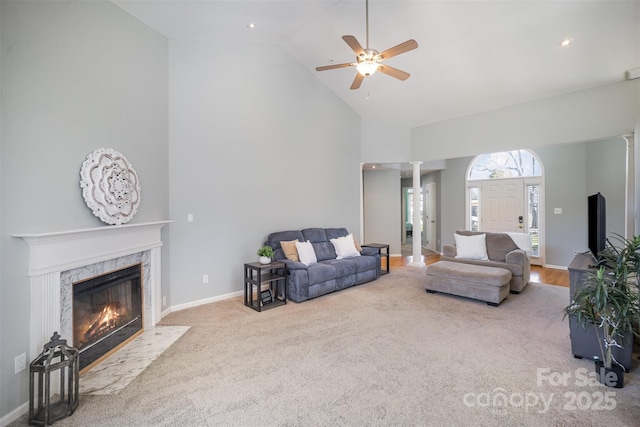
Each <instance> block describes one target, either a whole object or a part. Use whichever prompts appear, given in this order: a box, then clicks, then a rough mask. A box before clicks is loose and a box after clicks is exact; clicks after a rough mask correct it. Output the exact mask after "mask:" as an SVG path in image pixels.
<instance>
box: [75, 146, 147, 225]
mask: <svg viewBox="0 0 640 427" xmlns="http://www.w3.org/2000/svg"><path fill="white" fill-rule="evenodd" d="M80 187H81V188H82V197H84V201H85V203H86V204H87V206H88V207H89V209H91V211H92V212H93V214H94V215H95V216H97V217H98V218H100V219H101V220H102V221H103V222H106V223H107V224H114V225H121V224H125V223H127V222H129V220H130V219H131V218H133V216H134V215H135V214H136V212H137V211H138V205H139V204H140V184H139V182H138V175H137V174H136V171H135V170H134V169H133V166H131V163H129V161H128V160H127V159H126V158H125V157H124V156H123V155H122V154H121V153H119V152H117V151H116V150H114V149H112V148H97V149H95V150H94V151H93V153H91V154H89V155H88V156H87V159H86V160H85V161H84V163H82V168H81V169H80Z"/></svg>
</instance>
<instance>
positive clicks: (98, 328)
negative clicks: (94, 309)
mask: <svg viewBox="0 0 640 427" xmlns="http://www.w3.org/2000/svg"><path fill="white" fill-rule="evenodd" d="M121 317H122V316H121V315H120V314H119V313H118V310H117V309H116V308H115V307H113V306H112V305H106V306H105V307H104V308H103V309H102V311H101V312H100V314H99V315H98V317H97V319H96V320H95V321H94V322H93V323H91V326H89V328H88V329H87V330H86V332H85V333H84V340H83V342H82V344H87V343H90V342H91V341H93V340H95V339H97V338H99V337H100V336H102V335H103V334H105V333H107V332H109V331H110V330H111V329H114V328H116V327H117V326H118V320H119V319H120V318H121Z"/></svg>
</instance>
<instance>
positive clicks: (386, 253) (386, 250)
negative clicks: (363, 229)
mask: <svg viewBox="0 0 640 427" xmlns="http://www.w3.org/2000/svg"><path fill="white" fill-rule="evenodd" d="M360 246H362V247H363V248H376V249H377V250H378V254H380V261H382V257H386V259H387V271H384V270H382V269H381V271H380V274H389V245H388V244H386V243H367V244H366V245H360ZM383 249H384V252H382V250H383Z"/></svg>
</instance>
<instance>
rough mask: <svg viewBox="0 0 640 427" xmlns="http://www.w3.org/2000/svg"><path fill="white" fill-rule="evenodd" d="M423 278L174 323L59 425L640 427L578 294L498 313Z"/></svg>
mask: <svg viewBox="0 0 640 427" xmlns="http://www.w3.org/2000/svg"><path fill="white" fill-rule="evenodd" d="M424 274H425V271H424V269H421V268H415V267H402V268H394V269H392V271H391V274H389V275H386V276H382V277H381V278H380V279H378V280H376V281H375V282H371V283H368V284H365V285H360V286H357V287H354V288H350V289H347V290H343V291H340V292H338V293H333V294H330V295H326V296H323V297H320V298H317V299H314V300H311V301H307V302H304V303H301V304H296V303H293V302H290V303H289V304H287V305H286V306H282V307H278V308H276V309H273V310H270V311H265V312H262V313H257V312H254V311H253V310H251V309H249V308H246V307H244V306H243V304H242V298H234V299H230V300H225V301H220V302H216V303H212V304H208V305H204V306H200V307H196V308H192V309H188V310H183V311H180V312H176V313H172V314H170V315H169V316H167V317H165V318H164V319H163V321H162V322H161V323H162V324H164V325H185V326H190V329H189V331H188V332H186V333H185V334H184V335H183V336H182V337H181V338H180V339H179V340H178V341H177V342H176V343H175V344H174V345H173V346H171V347H170V348H169V349H168V350H166V351H165V352H164V353H163V354H162V355H161V356H160V357H158V358H157V359H156V360H155V362H153V363H152V364H151V365H150V366H149V367H148V368H147V369H146V370H145V371H144V372H142V373H141V374H140V375H139V376H138V377H137V378H136V379H135V380H133V381H132V382H131V383H130V384H129V385H128V386H127V387H126V388H125V389H124V390H123V391H122V392H120V394H118V395H110V396H88V395H83V396H81V400H80V406H79V408H78V409H77V411H76V413H75V414H74V415H73V416H71V417H69V418H67V419H64V420H61V421H59V422H58V423H56V426H329V425H345V426H495V425H509V426H515V425H519V426H547V425H548V426H565V425H566V426H589V425H598V426H605V425H607V426H638V425H639V422H640V421H639V420H640V375H639V374H638V371H640V368H639V367H638V366H637V363H638V362H637V355H636V362H635V363H636V366H635V367H634V369H633V370H632V372H631V373H629V374H627V375H626V383H625V387H624V388H623V389H612V388H608V387H604V386H602V385H599V384H597V382H596V381H595V380H594V379H593V378H592V377H589V374H590V372H591V371H592V370H593V362H591V361H587V360H578V359H574V358H573V356H572V354H571V346H570V341H569V328H568V324H567V321H564V320H563V319H562V308H563V307H564V306H565V305H566V304H567V303H568V300H569V296H568V289H567V288H561V287H556V286H550V285H544V284H537V283H531V284H530V285H529V286H527V287H526V288H525V290H524V291H523V292H522V293H521V294H520V295H510V296H509V297H508V298H507V300H505V301H504V302H503V303H502V304H501V305H500V306H499V307H490V306H488V305H486V304H484V303H481V302H477V301H472V300H468V299H464V298H459V297H452V296H446V295H442V294H435V295H431V294H427V293H426V292H425V291H424V288H423V281H424V280H423V279H424ZM562 378H564V379H562ZM585 379H586V381H585ZM24 424H26V423H25V419H22V420H20V421H19V422H16V423H14V425H24Z"/></svg>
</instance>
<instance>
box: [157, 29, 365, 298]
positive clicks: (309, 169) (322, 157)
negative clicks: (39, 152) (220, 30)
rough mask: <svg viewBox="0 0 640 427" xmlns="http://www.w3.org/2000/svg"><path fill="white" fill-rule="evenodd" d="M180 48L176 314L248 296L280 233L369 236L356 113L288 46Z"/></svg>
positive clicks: (173, 83)
mask: <svg viewBox="0 0 640 427" xmlns="http://www.w3.org/2000/svg"><path fill="white" fill-rule="evenodd" d="M169 46H170V57H171V59H170V103H169V107H170V146H171V149H170V162H171V163H170V168H169V175H170V180H171V217H172V218H173V219H176V220H177V223H175V224H172V225H171V229H170V241H171V253H172V260H171V292H170V300H171V301H170V304H171V305H172V306H176V305H181V304H187V303H192V302H194V301H203V300H207V299H210V298H212V297H216V296H220V295H226V294H229V293H232V292H238V291H241V290H242V283H243V276H242V274H243V269H242V266H243V264H244V263H245V262H253V261H256V260H257V255H256V250H257V249H258V248H259V247H260V246H261V245H262V243H263V242H264V241H265V240H266V238H267V235H268V234H269V233H271V232H275V231H282V230H295V229H302V228H306V227H347V228H348V229H349V230H350V231H352V232H354V233H356V234H358V232H359V228H360V202H359V200H360V188H359V186H360V178H359V173H360V118H359V116H358V115H357V114H356V113H355V112H353V110H351V109H350V108H349V107H348V106H347V105H346V104H345V103H344V102H342V101H341V100H339V99H338V98H337V97H336V96H335V95H333V94H332V93H331V92H330V91H329V90H328V89H327V88H326V86H324V85H323V84H322V83H321V82H320V81H319V80H318V79H317V78H316V77H315V76H314V75H313V74H311V73H310V72H309V71H307V70H305V69H303V68H302V67H301V66H300V65H299V64H298V63H297V62H296V61H295V60H294V59H292V58H291V57H290V56H289V55H288V54H287V53H285V52H284V51H283V50H282V49H281V48H279V47H277V46H271V45H246V44H235V45H234V44H228V43H213V42H202V41H177V40H172V41H171V42H170V43H169ZM256 64H261V66H262V68H261V70H260V71H259V72H258V70H256V68H255V66H256ZM188 213H192V214H194V219H195V222H194V223H191V224H189V223H187V222H186V218H187V214H188ZM205 274H208V275H209V277H210V282H209V283H208V284H203V283H202V276H203V275H205Z"/></svg>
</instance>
